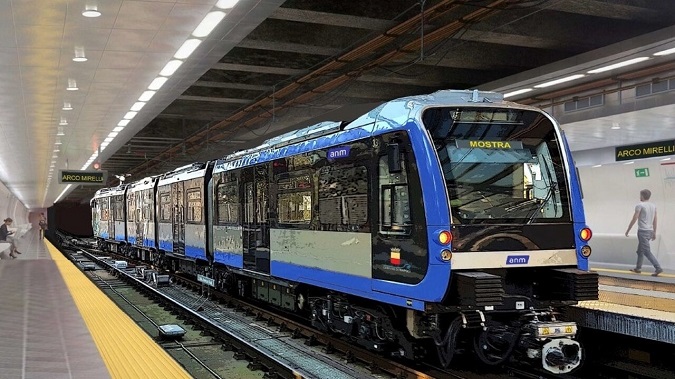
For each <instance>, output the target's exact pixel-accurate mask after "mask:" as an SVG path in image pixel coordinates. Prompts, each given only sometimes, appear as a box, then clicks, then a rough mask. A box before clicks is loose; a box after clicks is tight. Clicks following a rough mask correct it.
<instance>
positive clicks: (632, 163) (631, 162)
mask: <svg viewBox="0 0 675 379" xmlns="http://www.w3.org/2000/svg"><path fill="white" fill-rule="evenodd" d="M633 163H635V162H633V161H631V162H626V163H624V164H633Z"/></svg>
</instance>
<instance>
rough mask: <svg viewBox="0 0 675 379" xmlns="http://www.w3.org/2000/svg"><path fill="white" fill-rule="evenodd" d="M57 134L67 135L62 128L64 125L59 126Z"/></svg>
mask: <svg viewBox="0 0 675 379" xmlns="http://www.w3.org/2000/svg"><path fill="white" fill-rule="evenodd" d="M56 135H57V136H65V135H66V133H64V132H63V128H62V127H59V129H58V132H56Z"/></svg>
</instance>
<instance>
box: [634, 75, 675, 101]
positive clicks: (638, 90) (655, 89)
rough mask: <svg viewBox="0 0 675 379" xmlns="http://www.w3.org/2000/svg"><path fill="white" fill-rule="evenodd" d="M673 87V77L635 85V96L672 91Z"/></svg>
mask: <svg viewBox="0 0 675 379" xmlns="http://www.w3.org/2000/svg"><path fill="white" fill-rule="evenodd" d="M674 89H675V79H670V80H661V81H657V82H651V83H647V84H641V85H639V86H637V87H635V97H644V96H649V95H653V94H655V93H661V92H666V91H672V90H674Z"/></svg>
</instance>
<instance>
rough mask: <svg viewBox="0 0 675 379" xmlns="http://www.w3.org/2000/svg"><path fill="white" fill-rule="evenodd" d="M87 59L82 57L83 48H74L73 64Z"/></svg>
mask: <svg viewBox="0 0 675 379" xmlns="http://www.w3.org/2000/svg"><path fill="white" fill-rule="evenodd" d="M86 61H87V57H85V56H84V47H81V46H77V47H75V56H74V57H73V62H86Z"/></svg>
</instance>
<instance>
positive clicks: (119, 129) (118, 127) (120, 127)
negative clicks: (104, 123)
mask: <svg viewBox="0 0 675 379" xmlns="http://www.w3.org/2000/svg"><path fill="white" fill-rule="evenodd" d="M122 121H127V124H128V123H129V122H128V121H129V120H122ZM120 122H121V121H120ZM122 130H124V126H116V127H114V128H113V132H117V133H119V132H121V131H122Z"/></svg>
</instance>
